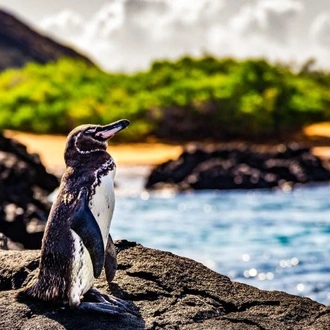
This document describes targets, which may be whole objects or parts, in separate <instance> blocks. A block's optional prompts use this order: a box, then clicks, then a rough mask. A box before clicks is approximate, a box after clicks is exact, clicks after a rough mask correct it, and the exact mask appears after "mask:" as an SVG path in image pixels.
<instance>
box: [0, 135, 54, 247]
mask: <svg viewBox="0 0 330 330" xmlns="http://www.w3.org/2000/svg"><path fill="white" fill-rule="evenodd" d="M58 185H59V180H58V178H57V177H55V176H54V175H52V174H50V173H47V171H46V169H45V167H44V166H43V164H42V163H41V161H40V158H39V156H38V155H35V154H34V155H33V154H29V153H28V152H27V150H26V147H25V146H24V145H22V144H21V143H18V142H16V141H14V140H12V139H9V138H6V137H5V136H3V135H2V134H1V133H0V233H3V234H4V235H5V236H7V237H8V238H9V239H10V240H11V241H13V242H16V243H20V244H21V245H22V247H24V248H27V249H37V248H40V246H41V239H42V235H43V228H44V224H45V222H46V220H47V217H48V213H49V210H50V206H51V203H50V202H49V200H48V195H49V194H50V193H51V192H52V191H54V190H55V188H56V187H58ZM0 240H1V241H2V243H1V242H0V246H1V245H5V244H6V242H5V240H4V239H1V237H0ZM4 242H5V243H4Z"/></svg>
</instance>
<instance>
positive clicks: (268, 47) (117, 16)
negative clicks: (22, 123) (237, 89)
mask: <svg viewBox="0 0 330 330" xmlns="http://www.w3.org/2000/svg"><path fill="white" fill-rule="evenodd" d="M303 1H304V0H300V1H298V0H276V1H275V0H256V1H254V0H253V1H252V0H250V1H249V2H246V3H247V4H246V5H245V6H243V7H241V8H240V9H239V10H238V11H236V12H234V13H233V14H232V15H231V16H230V17H228V18H227V19H225V20H224V19H220V17H222V18H223V17H224V15H225V13H226V12H229V10H228V8H229V7H230V6H232V4H231V3H230V2H229V1H228V0H226V1H225V0H194V1H191V0H175V1H174V0H112V1H111V2H108V3H106V4H104V5H103V6H102V7H101V8H100V9H99V10H98V11H97V12H95V13H94V14H93V15H91V16H90V18H89V19H87V20H86V21H84V20H83V19H82V18H81V17H80V16H79V15H78V14H76V13H75V12H73V11H68V10H67V11H64V12H61V13H59V14H57V15H54V16H52V17H49V18H47V19H45V20H44V21H43V22H42V23H41V28H43V29H44V30H45V31H46V32H48V33H50V34H51V35H55V36H56V37H57V38H61V40H64V41H66V42H71V43H73V44H74V45H75V46H77V47H78V48H80V49H82V50H83V51H84V52H85V53H87V54H89V55H90V56H91V57H92V58H93V59H94V60H96V61H97V62H98V63H100V65H101V66H103V67H104V68H105V69H108V70H126V71H132V70H140V69H145V68H147V67H148V66H149V64H150V62H151V61H153V60H155V59H161V58H176V57H178V56H181V55H184V54H191V55H197V56H198V55H201V54H203V53H204V52H207V53H211V54H215V55H217V56H235V57H239V58H244V57H251V56H253V57H267V58H269V59H270V60H273V61H275V60H281V61H292V60H295V61H298V62H302V61H305V60H306V59H307V58H308V57H311V56H319V55H320V54H323V52H322V49H321V48H320V47H321V46H319V47H318V49H315V51H314V53H313V49H311V47H310V44H308V43H311V40H307V39H308V38H306V40H305V39H303V38H302V36H301V35H298V34H297V31H298V32H299V29H298V28H297V27H298V24H299V18H302V17H303V15H304V13H305V12H304V8H305V7H304V3H305V5H306V1H305V2H303ZM327 31H328V32H327ZM310 35H311V36H312V39H313V40H316V39H317V40H319V41H320V43H322V44H328V45H329V44H330V41H329V37H328V36H329V35H330V34H329V17H328V16H327V17H325V16H322V17H320V18H316V19H315V21H314V22H313V24H312V27H311V34H310ZM321 57H322V58H323V55H322V56H321ZM322 61H323V62H322V63H324V59H323V60H322ZM329 66H330V64H329Z"/></svg>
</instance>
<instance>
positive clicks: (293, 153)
mask: <svg viewBox="0 0 330 330" xmlns="http://www.w3.org/2000/svg"><path fill="white" fill-rule="evenodd" d="M328 181H330V171H329V169H328V168H327V167H326V166H325V165H324V164H323V163H322V161H321V160H320V159H319V158H317V157H316V156H314V155H313V154H312V153H311V150H310V148H308V147H305V146H303V145H299V144H297V143H289V144H280V145H277V146H274V147H272V148H263V147H260V146H256V145H254V146H249V145H246V144H239V145H226V146H222V147H211V148H207V147H196V146H193V147H190V148H187V149H186V150H185V151H184V152H183V153H182V154H181V155H180V157H179V158H178V159H177V160H170V161H168V162H166V163H163V164H161V165H159V166H158V167H156V168H155V169H153V170H152V172H151V174H150V175H149V177H148V180H147V182H146V185H145V187H146V188H147V189H160V188H164V187H171V188H175V189H177V190H191V189H192V190H201V189H261V188H268V189H271V188H277V187H279V188H282V189H291V187H292V186H295V185H298V184H309V183H316V182H328Z"/></svg>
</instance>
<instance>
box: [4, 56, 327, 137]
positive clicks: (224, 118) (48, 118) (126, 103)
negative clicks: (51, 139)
mask: <svg viewBox="0 0 330 330" xmlns="http://www.w3.org/2000/svg"><path fill="white" fill-rule="evenodd" d="M120 118H128V119H130V120H131V121H132V125H131V127H130V129H129V130H127V131H126V132H125V134H122V135H121V136H120V137H121V138H124V139H126V140H130V141H141V140H144V139H145V138H146V137H147V136H150V135H154V136H156V137H158V138H163V139H167V140H174V139H176V140H177V139H189V140H190V139H199V138H213V139H221V138H234V137H239V138H258V137H263V138H268V137H269V138H274V137H278V136H285V135H288V134H291V133H294V132H296V131H298V130H300V129H301V127H302V126H303V125H305V124H308V123H313V122H316V121H323V120H330V73H326V72H315V71H311V70H309V67H308V66H305V67H304V68H303V69H302V70H301V72H299V73H294V72H293V71H291V70H290V69H289V68H287V67H284V66H281V65H271V64H269V63H267V62H266V61H264V60H245V61H236V60H233V59H221V60H219V59H215V58H213V57H204V58H201V59H192V58H189V57H184V58H182V59H180V60H178V61H175V62H169V61H163V62H156V63H154V64H153V65H152V67H151V68H150V70H148V71H146V72H140V73H136V74H131V75H128V74H107V73H104V72H102V71H101V70H99V69H98V68H96V67H94V66H90V65H88V64H86V63H82V62H77V61H73V60H69V59H62V60H59V61H58V62H56V63H50V64H46V65H40V64H34V63H33V64H29V65H27V66H26V67H25V68H23V69H21V70H7V71H5V72H3V73H1V74H0V128H11V129H17V130H22V131H31V132H37V133H68V131H70V130H71V129H72V128H73V127H75V126H77V125H80V124H84V123H98V124H105V123H109V122H112V121H115V120H117V119H120Z"/></svg>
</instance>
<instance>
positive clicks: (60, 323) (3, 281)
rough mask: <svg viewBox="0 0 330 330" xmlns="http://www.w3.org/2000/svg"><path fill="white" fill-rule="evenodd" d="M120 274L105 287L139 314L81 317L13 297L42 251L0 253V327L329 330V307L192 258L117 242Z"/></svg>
mask: <svg viewBox="0 0 330 330" xmlns="http://www.w3.org/2000/svg"><path fill="white" fill-rule="evenodd" d="M116 248H117V252H118V271H117V273H116V276H115V279H114V282H113V283H112V284H111V286H110V287H108V285H107V282H106V279H105V275H104V274H103V273H102V275H101V277H100V279H98V280H97V281H96V285H95V286H96V287H97V288H98V289H99V290H101V291H103V292H108V293H111V294H113V295H115V296H117V297H120V298H122V299H126V300H129V301H131V304H132V305H135V306H136V308H137V309H138V310H139V313H140V315H139V316H136V317H135V316H131V315H124V316H122V317H106V316H100V315H93V314H87V313H78V312H76V311H74V310H69V309H67V308H65V309H63V308H61V307H60V306H56V305H50V304H46V303H43V302H39V301H35V300H30V299H29V298H27V297H24V296H21V295H18V293H19V292H20V289H21V288H22V287H24V286H26V285H28V284H29V283H30V282H31V281H32V278H33V276H34V275H35V274H36V273H37V267H38V260H39V259H38V257H39V253H40V251H0V329H12V330H15V329H25V330H28V329H31V330H32V329H55V330H56V329H67V330H71V329H72V330H73V329H82V330H88V329H93V330H94V329H100V330H103V329H130V330H133V329H134V330H137V329H155V330H156V329H189V330H190V329H192V330H193V329H196V330H197V329H198V330H203V329H205V330H206V329H207V330H210V329H223V330H226V329H228V330H229V329H231V330H235V329H237V330H245V329H249V330H250V329H251V330H254V329H255V330H257V329H265V330H272V329H274V330H275V329H276V330H281V329H283V330H287V329H292V330H298V329H299V330H300V329H305V330H312V329H318V330H322V329H324V330H325V329H329V324H330V309H329V307H325V306H324V305H322V304H319V303H317V302H315V301H313V300H311V299H308V298H303V297H297V296H293V295H289V294H287V293H284V292H278V291H271V292H270V291H263V290H259V289H257V288H255V287H252V286H249V285H246V284H241V283H237V282H232V281H230V279H229V278H228V277H226V276H223V275H221V274H218V273H216V272H214V271H212V270H210V269H208V268H207V267H205V266H203V265H202V264H200V263H197V262H195V261H193V260H191V259H187V258H183V257H179V256H176V255H174V254H172V253H169V252H163V251H159V250H153V249H149V248H145V247H143V246H141V245H139V244H136V243H134V242H127V241H118V242H116Z"/></svg>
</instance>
